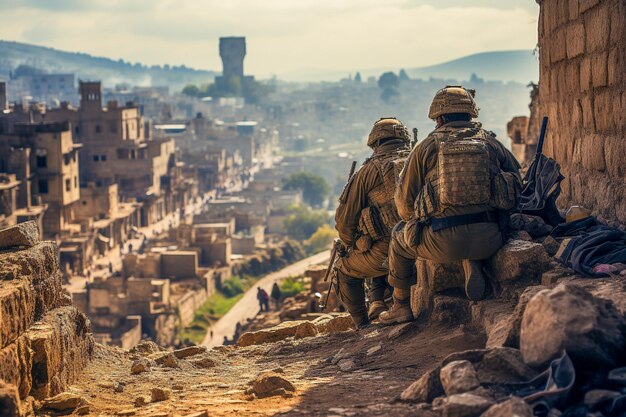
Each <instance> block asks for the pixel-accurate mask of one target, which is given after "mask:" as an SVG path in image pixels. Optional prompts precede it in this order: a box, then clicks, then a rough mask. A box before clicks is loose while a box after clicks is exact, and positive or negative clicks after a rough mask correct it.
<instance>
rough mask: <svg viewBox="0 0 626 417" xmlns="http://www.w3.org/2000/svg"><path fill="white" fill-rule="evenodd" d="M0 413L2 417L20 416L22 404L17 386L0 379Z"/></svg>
mask: <svg viewBox="0 0 626 417" xmlns="http://www.w3.org/2000/svg"><path fill="white" fill-rule="evenodd" d="M0 415H2V416H3V417H5V416H6V417H21V416H22V404H21V401H20V394H19V392H18V390H17V387H16V386H15V385H12V384H5V383H3V382H2V381H0Z"/></svg>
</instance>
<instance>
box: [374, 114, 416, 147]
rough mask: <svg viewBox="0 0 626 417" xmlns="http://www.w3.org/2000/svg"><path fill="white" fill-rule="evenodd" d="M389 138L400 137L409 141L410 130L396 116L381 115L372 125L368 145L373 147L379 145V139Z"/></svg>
mask: <svg viewBox="0 0 626 417" xmlns="http://www.w3.org/2000/svg"><path fill="white" fill-rule="evenodd" d="M387 138H398V139H402V140H403V141H405V142H407V143H408V142H409V141H410V140H411V138H410V136H409V131H408V130H407V128H406V126H405V125H404V124H403V123H402V122H401V121H400V120H398V119H396V118H395V117H381V118H380V119H379V120H378V121H377V122H376V123H374V126H373V127H372V131H371V132H370V135H369V137H368V138H367V146H369V147H370V148H373V147H375V146H377V144H378V141H379V140H381V139H387Z"/></svg>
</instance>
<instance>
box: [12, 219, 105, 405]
mask: <svg viewBox="0 0 626 417" xmlns="http://www.w3.org/2000/svg"><path fill="white" fill-rule="evenodd" d="M93 346H94V342H93V338H92V335H91V326H90V323H89V320H88V319H87V317H85V315H83V314H82V313H80V312H79V311H78V310H77V309H76V308H74V307H73V306H71V300H70V298H69V295H68V294H67V293H63V291H62V288H61V272H60V270H59V263H58V251H57V247H56V244H54V242H39V237H38V231H37V225H36V224H35V222H27V223H22V224H18V225H17V226H14V227H12V228H9V229H5V230H2V231H0V385H3V384H4V385H6V384H8V386H14V387H16V388H17V392H18V393H19V397H20V398H21V399H22V400H25V399H27V398H29V397H34V398H35V399H43V398H46V397H48V396H51V395H55V394H58V393H60V392H62V391H64V390H65V389H66V388H67V386H68V385H69V384H71V383H72V382H73V381H74V380H75V378H76V377H77V376H78V374H79V373H80V371H81V370H82V369H83V368H84V367H85V366H86V364H87V362H88V360H89V359H90V357H91V354H92V351H93ZM0 395H2V394H0ZM5 400H7V399H6V398H0V402H3V404H4V403H5V402H6V401H5ZM13 400H16V399H13ZM13 400H12V401H13ZM26 404H32V401H31V402H26ZM18 405H19V404H18ZM21 407H22V406H21V405H20V408H21Z"/></svg>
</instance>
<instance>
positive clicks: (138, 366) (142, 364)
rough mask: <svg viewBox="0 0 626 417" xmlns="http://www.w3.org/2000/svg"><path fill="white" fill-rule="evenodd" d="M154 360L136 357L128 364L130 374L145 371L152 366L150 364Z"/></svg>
mask: <svg viewBox="0 0 626 417" xmlns="http://www.w3.org/2000/svg"><path fill="white" fill-rule="evenodd" d="M154 363H155V362H154V361H152V360H150V359H148V358H141V359H137V360H136V361H134V362H133V364H132V365H131V366H130V373H131V374H132V375H137V374H140V373H142V372H147V371H149V370H150V369H151V368H152V365H153V364H154Z"/></svg>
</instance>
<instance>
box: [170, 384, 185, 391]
mask: <svg viewBox="0 0 626 417" xmlns="http://www.w3.org/2000/svg"><path fill="white" fill-rule="evenodd" d="M172 389H173V390H174V391H183V390H184V389H185V387H183V386H182V385H180V384H174V385H172Z"/></svg>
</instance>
